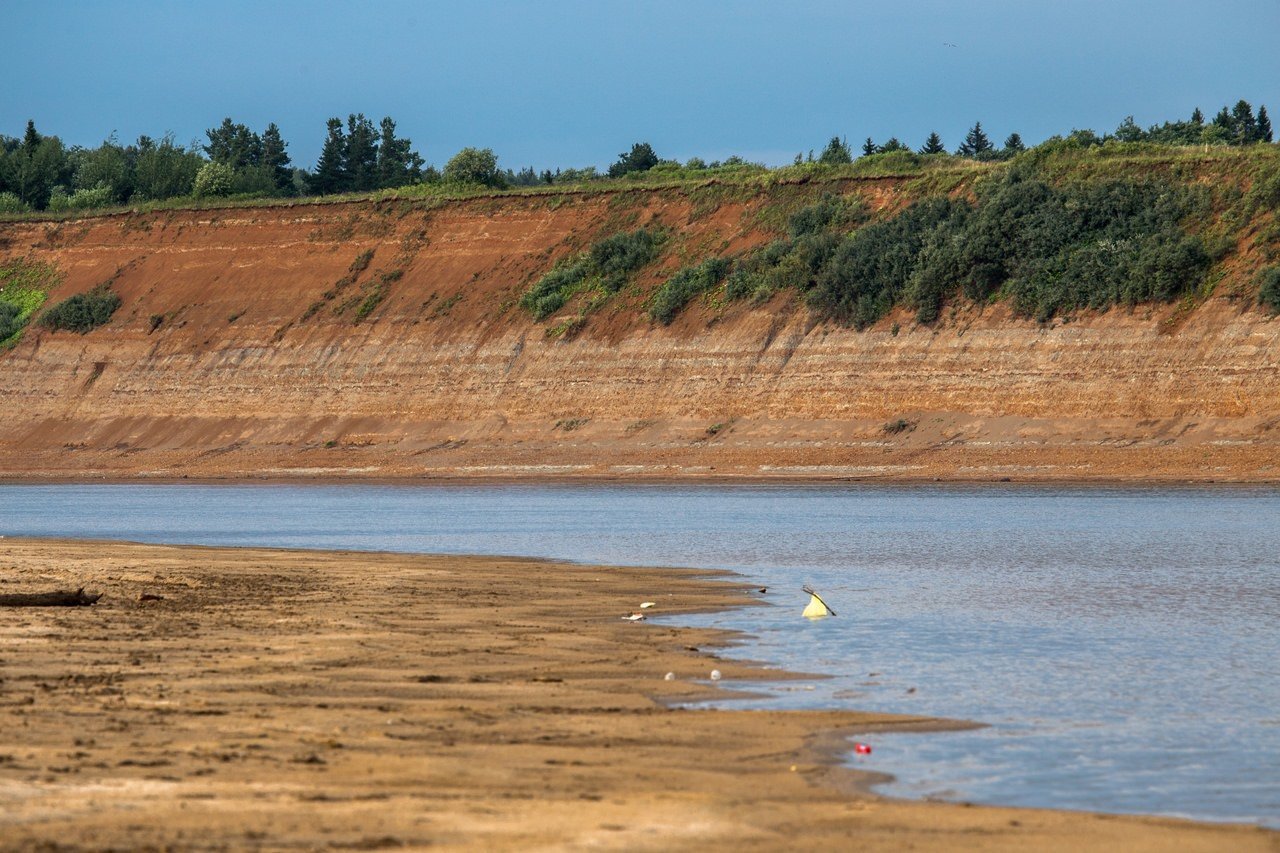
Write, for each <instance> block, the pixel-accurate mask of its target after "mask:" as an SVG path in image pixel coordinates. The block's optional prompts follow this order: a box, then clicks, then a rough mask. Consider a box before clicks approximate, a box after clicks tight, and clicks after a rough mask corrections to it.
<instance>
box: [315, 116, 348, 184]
mask: <svg viewBox="0 0 1280 853" xmlns="http://www.w3.org/2000/svg"><path fill="white" fill-rule="evenodd" d="M328 128H329V130H328V135H327V136H326V137H325V140H324V147H323V148H322V149H321V150H320V160H319V162H317V163H316V170H315V172H313V173H312V174H311V179H310V181H308V184H309V187H310V189H311V192H313V193H316V194H317V195H329V194H331V193H340V192H345V191H346V189H347V187H348V186H349V184H350V180H349V177H348V175H347V135H346V133H345V132H343V130H342V119H340V118H331V119H329V121H328Z"/></svg>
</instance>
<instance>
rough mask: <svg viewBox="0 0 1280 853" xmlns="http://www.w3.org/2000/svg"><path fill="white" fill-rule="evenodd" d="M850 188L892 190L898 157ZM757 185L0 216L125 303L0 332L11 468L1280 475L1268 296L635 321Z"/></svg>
mask: <svg viewBox="0 0 1280 853" xmlns="http://www.w3.org/2000/svg"><path fill="white" fill-rule="evenodd" d="M855 191H859V192H863V193H864V194H865V195H867V196H868V197H869V199H870V200H872V201H873V203H875V204H889V203H892V202H893V193H894V187H893V185H892V183H889V182H883V181H881V182H867V184H866V185H864V186H862V187H859V188H856V189H855ZM762 203H763V202H762V201H761V200H759V199H756V200H749V201H743V202H736V201H730V202H724V203H720V204H718V205H716V206H710V205H704V204H700V203H699V202H698V201H697V200H696V199H691V198H690V196H689V195H687V194H685V193H683V192H681V191H677V190H662V191H641V190H636V191H631V192H623V193H615V194H598V195H583V196H572V195H570V196H563V197H556V198H547V197H527V196H525V197H521V196H517V197H508V198H500V199H475V200H470V201H459V202H450V203H447V204H444V205H441V206H436V207H434V208H432V207H430V206H427V205H421V204H419V205H415V204H412V203H408V202H382V203H372V202H369V203H358V204H340V205H339V204H335V205H295V206H280V207H264V208H248V209H225V210H203V211H170V212H157V213H149V214H130V215H122V216H112V217H100V218H93V219H86V220H81V221H73V222H65V223H60V224H54V223H8V224H0V258H12V257H29V258H32V259H39V260H47V261H52V262H54V263H55V264H57V266H58V268H59V269H60V270H61V272H62V273H63V275H64V279H63V281H62V284H61V285H60V286H59V288H58V289H57V291H55V292H54V293H52V294H51V296H50V304H51V303H52V302H53V301H56V300H58V299H61V298H65V297H66V296H68V295H70V294H72V293H79V292H83V291H85V290H88V289H89V288H91V287H93V286H95V285H97V284H100V283H102V282H104V281H108V280H110V281H111V287H112V290H113V291H114V292H115V293H117V294H118V295H119V296H120V297H121V298H122V300H123V305H122V307H121V308H120V309H119V310H118V311H117V312H116V314H115V316H114V317H113V318H112V319H111V321H110V323H108V324H107V325H106V326H104V327H102V328H99V329H96V330H94V331H92V332H90V333H88V334H86V335H78V334H74V333H68V332H57V333H52V332H49V331H47V330H42V329H39V328H37V327H35V326H32V327H30V328H28V329H27V331H26V332H25V336H24V337H23V339H22V341H21V342H20V343H19V344H18V346H17V347H16V348H14V349H13V350H11V351H9V352H7V353H0V474H3V475H7V476H10V477H20V478H47V477H72V478H97V477H181V476H192V477H259V476H267V477H289V476H301V477H344V476H346V477H372V478H378V477H447V476H463V477H526V476H536V477H548V476H598V477H637V478H644V477H656V478H662V477H681V476H690V477H697V476H704V477H705V476H749V477H788V478H797V477H800V478H803V477H816V478H881V479H932V478H941V479H978V480H983V479H1003V478H1005V477H1008V478H1011V479H1014V480H1090V479H1191V480H1211V479H1212V480H1229V481H1275V480H1277V479H1280V467H1277V466H1278V465H1280V382H1277V377H1278V376H1280V319H1274V318H1269V317H1268V316H1266V315H1265V314H1263V313H1261V312H1259V311H1257V310H1256V309H1253V308H1250V307H1246V306H1243V305H1241V304H1237V303H1235V302H1232V301H1230V300H1228V299H1226V298H1210V299H1209V300H1207V301H1206V302H1204V303H1203V304H1201V305H1200V306H1198V307H1196V308H1195V309H1194V310H1192V311H1191V312H1190V314H1189V315H1187V316H1185V317H1183V318H1181V319H1180V321H1179V322H1178V323H1177V324H1171V323H1166V322H1164V321H1166V320H1167V319H1168V318H1170V317H1171V316H1173V314H1174V312H1175V307H1174V306H1156V307H1150V308H1140V309H1138V310H1135V311H1128V310H1115V311H1111V312H1108V313H1106V314H1102V315H1082V316H1078V317H1076V318H1075V319H1073V320H1072V321H1071V322H1069V323H1063V322H1062V321H1057V322H1055V323H1053V324H1052V325H1048V326H1042V325H1040V324H1037V323H1034V322H1032V321H1029V320H1025V319H1020V318H1016V317H1013V316H1011V315H1010V314H1009V313H1008V311H1007V309H1005V308H1003V307H1000V306H996V307H987V308H986V309H984V310H978V309H976V308H973V307H963V306H962V307H960V308H958V309H957V310H955V311H952V312H950V313H949V314H948V313H947V312H944V320H943V321H942V322H941V323H939V324H938V325H937V326H935V327H926V326H919V325H917V324H916V323H915V322H914V321H913V319H912V318H911V317H910V316H909V315H906V314H898V315H895V316H893V317H890V318H887V319H886V320H884V321H883V322H881V323H879V324H878V325H876V326H875V327H873V328H871V329H869V330H866V331H855V330H852V329H845V328H842V327H839V326H834V325H831V324H827V323H818V322H815V321H814V320H813V319H812V318H811V317H810V315H809V313H808V311H807V310H806V309H805V308H804V307H803V306H802V305H800V304H799V303H798V302H797V301H795V300H794V298H791V297H787V296H786V295H780V296H778V297H777V298H775V300H774V301H773V302H772V303H770V304H768V305H765V306H759V307H751V306H748V305H745V304H732V305H728V306H725V305H721V304H717V303H716V302H715V301H714V300H711V299H707V300H702V301H697V302H695V303H694V304H692V305H690V306H689V307H688V308H687V309H686V310H685V312H684V313H683V314H682V315H681V316H680V317H679V318H678V319H677V321H676V322H675V323H674V324H673V325H672V326H670V327H663V326H659V325H654V324H652V323H651V322H650V321H649V320H648V318H647V315H646V314H645V313H644V310H643V307H644V300H645V299H646V297H647V295H648V294H649V293H650V292H651V290H652V288H653V287H654V286H655V285H656V284H657V283H658V282H660V281H661V280H662V278H663V276H664V273H669V272H670V270H671V269H673V268H675V267H677V266H679V265H680V263H681V258H687V259H700V258H701V257H705V256H706V255H708V254H712V253H725V252H728V253H731V252H734V251H737V250H740V249H741V248H744V247H746V246H749V245H753V244H756V243H758V242H760V241H762V240H764V239H767V237H768V234H767V233H765V231H764V230H763V229H762V227H761V226H760V225H759V224H758V223H759V221H760V219H761V217H759V216H758V215H757V211H758V206H759V205H760V204H762ZM704 208H709V209H704ZM641 224H658V225H663V226H666V227H668V228H669V229H671V232H672V234H673V235H674V236H673V239H672V240H671V241H670V243H669V246H668V250H667V253H666V255H665V256H664V259H663V260H662V261H660V262H659V263H658V264H656V265H655V266H654V268H652V269H650V270H648V271H646V272H645V273H644V274H643V275H642V276H641V277H640V278H639V280H638V281H636V282H634V283H633V284H632V285H631V286H629V287H628V288H626V289H624V291H623V292H622V293H620V294H619V295H618V296H617V297H615V298H614V299H613V300H612V301H611V302H609V303H608V304H606V305H604V307H602V308H600V309H598V310H596V311H594V312H592V313H591V314H590V315H589V316H587V318H586V320H585V323H583V324H581V325H580V327H579V328H573V327H572V326H573V324H571V323H569V322H568V321H570V320H572V319H573V318H574V317H576V316H577V313H578V307H579V306H576V305H571V306H569V307H568V308H566V310H565V311H564V312H563V313H562V315H560V316H558V317H552V318H549V319H548V320H547V321H545V322H542V323H536V322H534V321H532V320H531V319H530V317H529V315H528V314H527V313H526V312H524V311H523V310H522V309H521V308H520V307H519V306H518V304H517V302H518V299H519V296H520V294H521V293H523V292H524V290H525V289H527V288H528V287H529V285H530V284H531V283H532V282H533V281H536V279H537V277H538V276H539V275H541V274H542V273H543V272H545V271H546V270H547V269H548V268H549V267H550V265H551V264H552V263H554V261H555V260H556V259H558V258H560V257H562V256H564V255H565V254H567V253H569V252H571V251H575V250H578V249H580V248H582V247H584V246H585V245H586V244H587V243H589V242H590V240H592V239H595V238H596V237H599V236H602V235H606V234H610V233H614V232H616V231H619V230H622V229H624V228H633V227H636V226H638V225H641ZM370 249H372V250H373V252H374V254H373V257H372V260H371V261H370V263H369V265H368V267H367V268H366V269H365V270H363V271H362V272H360V273H359V275H358V276H357V277H356V279H355V281H354V282H350V283H346V284H342V283H341V282H342V280H343V277H344V276H346V275H347V273H348V268H349V267H350V266H351V264H352V262H353V260H355V259H356V257H357V256H358V255H360V254H361V253H362V252H365V251H367V250H370ZM397 276H398V277H397ZM384 279H385V280H384ZM375 291H380V292H381V293H382V294H383V298H382V299H381V301H378V300H377V298H376V296H374V297H371V294H374V293H375ZM370 302H373V303H376V304H374V305H372V306H369V303H370ZM362 304H364V306H365V309H364V310H365V311H366V313H365V316H363V317H360V313H361V311H362V307H361V306H362ZM566 328H567V332H566Z"/></svg>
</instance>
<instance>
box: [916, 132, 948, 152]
mask: <svg viewBox="0 0 1280 853" xmlns="http://www.w3.org/2000/svg"><path fill="white" fill-rule="evenodd" d="M946 150H947V149H946V148H945V147H944V146H943V144H942V137H941V136H939V135H938V134H937V133H936V132H934V133H930V134H929V138H928V139H926V140H925V141H924V145H923V146H922V147H921V148H920V153H921V154H944V153H946Z"/></svg>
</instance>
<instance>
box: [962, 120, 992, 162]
mask: <svg viewBox="0 0 1280 853" xmlns="http://www.w3.org/2000/svg"><path fill="white" fill-rule="evenodd" d="M993 147H994V146H993V145H992V144H991V140H990V139H989V138H987V134H986V132H985V131H983V129H982V122H980V121H978V122H974V124H973V127H971V128H969V132H968V134H966V135H965V138H964V142H962V143H960V147H959V148H958V149H957V150H956V153H957V154H959V155H961V156H963V157H982V155H984V154H986V153H987V152H989V151H991V150H992V148H993Z"/></svg>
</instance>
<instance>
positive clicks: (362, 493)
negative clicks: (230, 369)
mask: <svg viewBox="0 0 1280 853" xmlns="http://www.w3.org/2000/svg"><path fill="white" fill-rule="evenodd" d="M0 533H3V534H8V535H19V534H21V535H39V536H74V537H101V538H112V539H130V540H138V541H146V542H169V543H201V544H211V545H267V546H288V547H304V548H352V549H374V550H392V551H410V552H429V553H455V554H512V555H529V556H539V557H552V558H563V559H570V560H578V561H587V562H599V563H611V564H616V565H620V566H626V565H673V566H700V567H723V568H730V569H734V570H736V571H739V572H741V573H742V574H744V575H746V576H747V577H748V578H749V579H750V580H751V582H752V583H758V584H760V585H761V586H767V587H769V593H768V594H767V595H766V596H765V598H766V600H769V601H772V602H773V603H775V604H776V605H777V606H775V607H770V608H748V609H745V610H739V611H734V612H730V613H720V614H714V615H710V616H701V617H696V618H694V619H687V620H685V621H686V622H695V623H696V624H706V625H718V626H724V627H730V628H737V629H742V630H746V631H748V632H750V633H751V634H752V635H753V637H754V639H753V640H752V641H751V642H750V643H748V644H745V645H743V646H740V647H737V648H735V649H733V650H731V651H730V652H728V654H730V655H740V656H742V657H750V658H754V659H757V660H765V661H767V662H769V663H770V664H774V665H777V666H780V667H784V668H789V669H798V670H804V671H809V672H821V673H826V674H828V675H830V676H832V677H831V678H829V679H825V680H821V681H816V682H808V683H794V682H784V683H778V684H777V685H775V686H774V689H772V691H771V692H772V696H771V697H770V698H769V699H768V700H763V701H764V702H765V703H766V704H769V705H771V706H773V707H799V708H803V707H832V706H836V707H850V708H857V709H865V710H876V711H893V712H904V713H912V714H927V715H937V716H944V717H953V718H960V719H969V720H976V721H981V722H983V723H987V724H989V726H988V727H987V728H983V729H980V730H977V731H971V732H953V733H935V734H900V735H876V736H874V737H870V738H869V739H870V742H871V743H872V746H873V749H874V752H873V753H872V754H871V755H870V756H851V757H850V759H849V760H850V761H851V762H854V763H856V764H857V765H858V766H863V767H868V768H871V769H876V770H882V771H885V772H888V773H892V774H893V775H894V776H895V777H897V781H896V782H894V783H892V784H890V785H888V786H886V788H885V791H886V793H890V794H895V795H901V796H912V797H936V798H943V799H957V800H965V801H972V802H982V803H999V804H1007V805H1026V806H1046V807H1053V808H1070V809H1089V810H1098V811H1111V812H1137V813H1148V814H1165V815H1180V816H1187V817H1195V818H1201V819H1209V820H1238V821H1248V822H1258V823H1263V824H1266V825H1269V826H1280V550H1278V549H1277V541H1278V540H1280V490H1278V489H1275V488H1265V487H1263V488H1226V487H1218V488H1170V487H1160V488H1070V487H1068V488H1064V487H1030V486H1017V487H1013V486H992V485H984V486H980V487H966V486H936V487H931V486H910V487H892V486H865V485H826V484H823V485H811V486H806V485H732V486H726V485H697V486H688V485H565V486H556V485H504V486H430V487H420V486H377V485H369V486H364V485H341V486H297V485H235V486H206V485H192V486H187V485H103V486H92V485H84V486H80V485H50V486H25V485H23V486H16V485H15V486H0ZM2 553H3V549H2V547H0V554H2ZM2 570H3V569H2V567H0V571H2ZM806 582H807V583H811V584H813V585H814V586H815V587H817V588H818V589H819V590H820V591H821V592H822V593H823V595H824V598H826V600H827V601H828V603H829V604H830V605H831V606H832V607H834V608H835V610H836V611H837V612H838V613H839V616H838V617H835V618H830V619H826V620H822V621H819V622H809V621H806V620H804V619H803V618H801V617H800V611H801V609H802V608H803V607H804V604H805V602H806V600H807V596H805V595H804V594H803V593H801V592H800V586H801V585H802V584H803V583H806ZM661 592H662V591H661V590H654V591H653V599H654V600H655V601H660V598H659V596H660V595H661ZM655 677H661V673H649V672H637V673H636V678H637V679H647V678H655ZM742 704H745V705H751V704H759V702H757V701H754V700H753V701H744V702H743V703H742Z"/></svg>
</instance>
